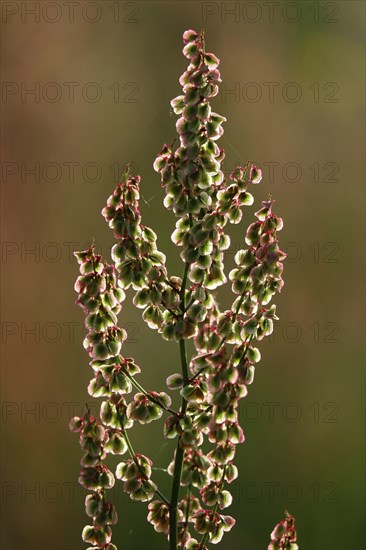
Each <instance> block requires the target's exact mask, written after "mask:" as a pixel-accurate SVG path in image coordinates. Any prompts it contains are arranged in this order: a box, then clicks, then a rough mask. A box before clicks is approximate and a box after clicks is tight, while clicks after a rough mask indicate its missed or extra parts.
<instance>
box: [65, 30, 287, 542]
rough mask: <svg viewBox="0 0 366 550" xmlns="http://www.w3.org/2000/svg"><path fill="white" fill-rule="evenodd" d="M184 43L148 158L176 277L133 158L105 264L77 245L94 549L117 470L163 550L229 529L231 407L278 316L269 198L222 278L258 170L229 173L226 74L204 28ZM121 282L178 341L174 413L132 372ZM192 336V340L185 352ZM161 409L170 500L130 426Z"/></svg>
mask: <svg viewBox="0 0 366 550" xmlns="http://www.w3.org/2000/svg"><path fill="white" fill-rule="evenodd" d="M183 41H184V49H183V53H184V55H185V56H186V57H187V58H188V60H189V66H188V68H187V70H186V71H185V72H184V73H183V75H182V76H181V78H180V84H181V86H182V88H183V93H182V95H180V96H178V97H176V98H175V99H173V100H172V102H171V106H172V108H173V110H174V113H175V114H176V115H178V116H179V118H178V121H177V123H176V128H177V132H178V134H179V144H177V145H176V146H175V145H174V143H173V144H171V145H164V147H163V149H162V151H161V152H160V153H159V155H158V156H157V158H156V160H155V162H154V169H155V170H156V171H157V172H158V173H159V174H160V177H161V184H162V187H163V188H164V190H165V193H166V196H165V200H164V205H165V207H166V208H167V209H169V210H171V211H172V212H173V213H174V215H175V217H176V227H175V230H174V232H173V234H172V240H173V242H174V243H175V244H176V246H177V247H179V248H180V257H181V259H182V262H183V268H182V271H183V275H182V277H177V276H173V275H170V274H169V273H168V270H167V267H166V258H165V255H164V254H163V253H162V252H161V251H159V249H158V247H157V236H156V234H155V233H154V231H153V230H152V229H150V228H149V227H147V226H145V225H144V224H143V223H142V219H141V213H140V206H139V199H140V183H141V182H140V176H135V177H134V176H132V175H131V174H130V173H129V169H128V166H126V170H125V173H124V176H123V180H122V182H121V183H120V184H119V185H118V186H117V188H116V189H115V191H114V192H113V194H112V195H111V196H110V197H109V199H108V202H107V205H106V207H105V208H104V209H103V212H102V214H103V216H104V218H105V219H106V221H107V222H108V224H109V226H110V228H111V229H112V230H113V232H114V236H115V239H116V244H114V246H113V248H112V259H113V265H109V264H108V263H107V262H106V261H105V260H104V259H103V258H102V257H101V256H100V255H99V254H98V253H97V252H96V250H95V248H94V246H91V247H90V248H88V249H87V250H85V251H83V252H77V253H75V255H76V257H77V260H78V262H79V264H80V276H79V277H78V279H77V281H76V285H75V290H76V292H77V293H78V299H77V304H78V305H80V306H81V307H82V308H83V310H84V312H85V315H86V319H85V325H86V328H87V334H86V337H85V340H84V347H85V349H86V350H87V352H88V353H89V355H90V357H91V363H90V365H91V367H92V369H93V377H92V379H91V381H90V384H89V386H88V392H89V394H90V395H91V396H93V397H96V398H102V403H101V406H100V414H99V417H96V416H92V415H91V414H90V411H89V410H88V408H86V410H85V411H84V415H83V416H82V417H75V418H73V419H72V420H71V422H70V428H71V430H72V431H75V432H79V434H80V445H81V447H82V449H83V452H84V454H83V457H82V460H81V471H80V477H79V482H80V484H81V485H82V486H83V487H84V488H85V489H87V490H88V491H90V493H89V494H88V495H87V497H86V502H85V505H86V513H87V515H88V516H89V517H90V518H91V524H90V525H87V526H86V527H85V528H84V530H83V534H82V536H83V540H84V541H85V542H87V543H90V545H91V546H90V549H91V548H93V549H104V550H113V549H115V548H116V546H115V544H113V543H112V542H111V538H112V525H113V524H115V523H116V522H117V512H116V509H115V507H114V505H113V503H112V502H110V501H109V500H108V496H107V495H108V489H110V488H111V487H113V485H114V483H115V478H117V479H119V480H121V482H122V487H123V490H124V491H125V492H126V493H128V494H129V495H130V497H131V499H132V500H139V501H143V502H148V515H147V519H148V521H149V522H150V523H151V524H152V525H153V526H154V528H155V530H156V531H157V532H160V533H163V534H164V535H165V536H166V537H167V538H168V539H169V547H170V549H171V550H175V549H176V548H177V547H178V546H179V547H182V548H185V549H190V550H204V549H206V548H207V545H208V544H209V543H212V544H215V543H218V542H220V541H221V539H222V537H223V534H224V533H225V532H227V531H229V530H230V529H231V528H232V527H233V525H234V524H235V520H234V518H233V517H231V516H229V515H227V514H226V513H225V510H226V508H227V507H229V506H230V504H231V502H232V496H231V494H230V490H229V488H230V483H231V482H232V481H233V480H235V479H236V478H237V476H238V469H237V466H236V465H235V463H234V459H235V450H236V446H237V445H238V444H239V443H242V442H243V441H244V433H243V429H242V428H241V426H240V425H239V421H238V404H239V402H240V400H241V399H242V398H244V397H245V396H246V395H247V393H248V387H249V386H250V384H252V382H253V379H254V374H255V368H256V364H257V363H258V362H259V361H260V358H261V356H260V352H259V350H258V348H257V347H256V343H257V342H260V341H261V340H262V339H263V338H264V337H265V336H267V335H269V334H271V333H272V331H273V323H274V320H276V319H277V316H276V306H275V305H274V304H271V301H272V297H273V295H274V294H275V293H276V292H279V291H280V290H281V288H282V286H283V279H282V271H283V263H282V262H283V260H284V259H285V256H286V255H285V254H284V252H282V251H281V250H280V248H279V244H278V232H279V231H280V230H281V229H282V226H283V222H282V219H281V218H280V217H278V216H277V215H276V214H275V213H274V200H272V198H271V197H269V199H268V200H266V201H263V203H262V206H261V208H260V209H259V210H258V211H257V212H256V213H255V220H254V221H253V222H252V223H250V225H249V227H248V228H247V230H246V233H245V236H244V239H243V248H242V249H240V250H239V251H237V253H236V255H235V264H236V267H235V268H234V269H232V270H231V272H230V273H229V275H228V278H229V281H230V283H229V282H228V281H227V277H226V275H225V269H224V254H225V251H227V250H228V248H229V246H230V238H229V236H228V234H227V227H228V226H229V225H230V224H238V223H240V222H241V220H242V215H243V208H244V207H246V206H250V205H252V204H253V202H254V199H253V196H252V194H251V192H250V191H251V188H252V186H254V185H256V184H259V183H260V181H261V178H262V173H261V170H260V169H259V168H258V167H257V166H256V165H255V164H253V163H252V162H248V163H247V164H246V165H245V166H244V167H242V166H237V167H236V168H235V169H234V171H233V172H232V173H231V175H230V177H229V178H226V177H225V176H224V173H223V171H222V170H221V163H222V161H223V159H224V150H223V149H220V148H219V147H218V145H217V140H218V139H219V138H220V136H221V135H222V134H223V127H222V125H223V123H224V122H225V118H224V117H223V116H220V115H219V114H217V113H215V112H214V111H213V110H212V108H211V105H210V100H211V98H213V97H215V96H216V95H217V93H218V89H219V88H218V86H219V83H220V82H221V78H220V72H219V70H218V66H219V60H218V58H217V57H216V56H215V55H213V54H211V53H207V52H206V50H205V41H204V33H203V31H202V32H201V33H196V32H195V31H193V30H189V31H186V32H185V33H184V35H183ZM225 283H228V284H230V285H231V289H232V293H233V298H232V305H231V307H230V308H229V309H227V310H225V311H221V310H220V307H219V303H218V300H217V297H216V295H215V290H216V289H217V288H218V287H220V286H221V285H224V284H225ZM128 289H132V290H133V291H134V293H135V294H134V298H133V303H134V305H135V306H136V307H137V308H141V309H142V317H143V319H144V320H145V321H146V323H147V324H148V326H149V327H150V328H151V329H154V330H156V331H158V333H160V334H161V336H162V338H163V339H165V340H172V341H175V342H176V343H177V345H178V346H179V350H180V360H181V369H180V370H179V372H175V373H172V374H170V375H169V376H168V378H167V381H166V384H167V390H169V391H172V392H174V391H175V392H179V394H180V400H181V404H180V407H179V408H178V409H177V410H174V409H173V408H172V399H171V397H170V395H169V393H168V391H167V392H165V391H152V390H146V389H145V388H144V387H143V386H142V384H141V382H140V381H139V380H138V375H139V374H140V372H141V371H140V367H139V366H138V365H137V364H136V363H135V361H134V359H132V358H131V357H125V356H124V355H123V342H124V340H125V339H126V332H125V331H124V330H123V329H122V328H120V327H119V326H118V319H117V316H118V314H119V312H120V310H121V308H122V302H123V301H124V300H125V296H126V295H125V291H126V290H128ZM188 339H193V341H194V348H195V353H194V355H193V356H192V357H190V358H188V354H187V348H186V341H187V340H188ZM161 417H164V426H163V435H164V437H165V438H167V439H172V440H173V439H174V440H175V441H176V445H175V452H174V456H172V460H171V462H170V464H169V465H168V473H169V474H170V475H171V477H172V483H171V491H170V494H168V495H167V496H166V495H165V494H164V493H163V492H162V489H161V488H158V487H157V484H156V482H155V481H154V479H153V465H152V461H151V459H150V458H149V457H147V456H145V455H143V454H140V453H139V452H136V451H135V450H134V446H133V444H132V441H131V436H130V433H131V428H132V427H133V425H134V423H136V422H137V423H139V424H149V423H150V422H152V421H154V420H158V419H160V418H161ZM108 454H112V455H119V456H123V459H122V461H121V462H120V463H119V464H118V466H117V468H116V470H115V472H114V473H113V472H112V471H111V470H110V469H109V468H108V466H107V465H106V459H107V455H108ZM293 525H294V524H293V518H291V516H287V517H286V519H285V520H284V521H283V522H281V523H280V524H278V526H277V527H276V528H275V530H274V531H273V533H272V537H271V539H272V540H271V543H270V546H269V548H270V549H271V550H274V549H275V548H276V549H285V548H286V549H291V550H295V549H296V548H297V546H296V544H295V541H296V533H295V531H294V527H293Z"/></svg>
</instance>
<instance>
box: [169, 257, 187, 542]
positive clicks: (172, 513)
mask: <svg viewBox="0 0 366 550" xmlns="http://www.w3.org/2000/svg"><path fill="white" fill-rule="evenodd" d="M188 271H189V264H188V263H186V265H185V268H184V275H183V279H182V286H181V291H180V309H181V311H182V312H183V313H182V318H183V315H184V311H185V292H186V284H187V278H188ZM179 349H180V359H181V364H182V374H183V379H184V385H186V384H188V382H189V377H188V361H187V350H186V343H185V340H184V339H182V340H180V341H179ZM186 410H187V401H186V400H185V399H184V397H182V406H181V411H180V414H181V415H183V416H184V415H185V413H186ZM183 458H184V449H182V447H181V445H180V437H178V443H177V449H176V452H175V461H174V472H173V484H172V494H171V498H170V509H169V548H170V550H176V548H177V544H178V525H177V511H178V499H179V489H180V478H181V475H182V467H183Z"/></svg>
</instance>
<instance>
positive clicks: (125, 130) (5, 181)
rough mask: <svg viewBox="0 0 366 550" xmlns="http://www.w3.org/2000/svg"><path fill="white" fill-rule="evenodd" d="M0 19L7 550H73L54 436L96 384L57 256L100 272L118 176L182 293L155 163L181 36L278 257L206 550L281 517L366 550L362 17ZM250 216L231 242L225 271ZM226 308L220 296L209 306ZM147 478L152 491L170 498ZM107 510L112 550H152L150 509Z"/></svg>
mask: <svg viewBox="0 0 366 550" xmlns="http://www.w3.org/2000/svg"><path fill="white" fill-rule="evenodd" d="M1 10H2V11H1V18H2V24H1V34H2V38H1V67H2V104H1V108H2V126H3V133H2V164H1V168H2V268H3V290H2V349H3V355H2V359H3V363H2V365H3V368H2V424H1V427H2V510H3V517H2V539H1V543H0V544H1V548H3V549H4V550H76V549H78V548H81V547H82V546H83V545H82V542H81V539H80V532H81V529H82V527H83V525H84V524H85V523H87V517H86V516H85V514H84V507H83V499H84V492H83V490H82V489H81V488H79V487H78V485H77V483H76V480H77V476H78V469H79V459H80V448H79V446H78V441H77V436H75V435H72V434H70V433H69V432H68V428H67V423H68V420H69V418H70V416H72V415H73V414H80V413H81V412H82V408H83V404H84V403H85V401H88V402H91V401H92V399H91V398H90V397H89V396H88V394H87V392H86V385H87V383H88V380H89V378H90V376H91V369H90V368H89V367H88V357H87V354H86V353H85V352H84V350H83V349H82V333H83V329H82V323H83V314H82V311H81V310H80V309H79V308H77V307H76V306H75V305H74V300H75V293H74V291H73V283H74V279H75V277H76V276H77V272H78V270H77V265H76V262H75V261H74V260H73V258H72V251H73V250H76V249H80V248H83V247H85V246H86V245H87V244H88V243H90V241H91V239H92V237H94V238H95V241H96V243H97V246H98V248H99V250H101V251H102V252H103V254H104V255H105V256H106V258H110V255H109V250H110V246H111V245H112V244H113V235H112V234H111V232H110V230H109V229H108V227H107V225H106V223H105V222H104V220H103V218H102V216H101V215H100V211H101V209H102V207H103V206H104V204H105V201H106V199H107V197H108V196H109V195H110V193H111V192H112V190H113V188H114V186H115V184H116V182H117V181H118V175H119V174H120V173H121V170H122V166H123V165H124V163H126V162H127V161H132V162H133V163H134V170H135V171H136V172H137V171H138V172H139V173H140V174H141V176H142V178H143V181H142V184H143V185H142V193H143V196H144V200H145V202H144V203H143V205H142V210H143V216H144V220H145V223H146V224H147V225H150V226H152V227H153V228H154V229H155V230H156V231H157V232H158V234H159V247H160V249H161V250H163V251H165V252H166V253H167V255H168V267H169V269H170V271H171V273H175V274H177V275H178V274H181V271H182V265H181V262H180V259H179V254H178V253H177V251H176V250H175V249H174V247H173V245H172V243H171V241H170V233H171V231H172V230H173V227H174V217H173V216H172V214H171V213H169V212H167V211H166V210H165V209H164V208H163V205H162V200H163V193H162V191H161V189H160V182H159V176H158V175H157V174H156V173H155V172H154V171H153V168H152V163H153V160H154V159H155V156H156V154H157V153H158V152H159V151H160V149H161V147H162V145H163V144H164V142H171V141H172V140H173V138H174V133H175V128H174V124H175V120H176V117H175V116H171V115H170V106H169V101H170V100H171V99H172V98H173V97H175V96H176V95H178V94H179V93H180V88H179V84H178V78H179V76H180V75H181V73H182V72H183V71H184V70H185V67H186V59H185V58H184V57H183V56H182V54H181V49H182V38H181V37H182V33H183V31H184V30H186V29H188V28H194V29H196V30H199V29H200V28H202V27H204V28H205V29H206V42H207V50H208V51H212V52H214V53H215V54H217V55H218V56H219V57H220V59H221V66H220V68H221V74H222V78H223V87H222V93H221V94H220V95H219V96H217V98H216V99H215V103H214V107H215V110H217V111H218V112H219V113H221V114H223V115H225V116H226V117H227V119H228V122H227V123H226V124H225V134H224V136H223V138H222V139H221V141H220V142H219V143H220V144H221V146H223V147H224V148H225V150H226V161H225V170H227V171H228V172H229V171H230V170H232V169H233V168H234V166H235V164H236V163H245V161H246V160H248V159H250V160H252V161H255V162H257V163H258V164H259V165H261V166H262V167H263V170H264V178H263V182H262V183H261V185H260V186H258V187H257V188H256V189H255V194H256V196H255V198H256V202H255V207H257V208H258V205H259V204H260V200H261V199H263V198H265V197H267V195H268V193H269V192H271V193H272V194H273V196H274V198H275V199H276V201H277V203H276V208H277V210H276V211H277V213H278V214H279V215H282V216H283V218H284V220H285V229H284V231H283V232H282V235H281V237H282V244H283V248H285V250H287V252H288V254H289V258H288V260H287V264H286V269H285V287H284V290H283V293H282V295H281V296H280V297H279V298H277V300H275V302H276V303H277V304H278V312H279V316H280V321H279V322H278V326H277V327H276V330H275V333H274V336H273V338H272V339H271V341H268V340H267V341H265V342H263V343H262V345H261V352H262V362H261V365H260V366H259V368H258V369H257V374H256V380H255V384H254V385H253V386H252V387H251V388H250V392H249V395H248V397H247V398H246V400H243V402H242V405H241V421H242V425H243V428H244V431H245V434H246V442H245V443H244V445H242V446H241V447H240V448H239V449H238V452H237V458H236V462H237V464H238V466H239V469H240V478H239V481H238V482H237V483H234V484H233V487H232V491H233V493H234V497H235V498H234V504H233V506H232V507H231V508H230V510H229V511H228V513H229V514H231V515H233V516H234V517H235V518H236V520H237V524H236V527H235V528H234V529H233V530H232V531H231V532H230V533H229V534H228V535H226V536H225V537H224V539H223V541H222V543H221V544H220V545H219V548H222V549H223V550H225V549H226V550H239V549H240V550H263V549H264V548H266V545H267V544H268V542H269V534H270V532H271V530H272V528H273V526H274V525H275V524H276V523H277V522H278V521H279V520H280V519H281V518H282V516H283V510H284V509H286V508H287V509H289V511H290V512H291V513H292V514H294V515H295V516H296V524H297V529H298V534H299V544H300V548H301V550H350V549H352V550H359V549H362V548H365V538H364V531H363V525H362V524H363V519H364V503H363V487H364V484H363V482H364V471H363V464H364V460H363V457H364V431H363V424H364V408H363V403H364V366H363V361H362V358H363V324H364V317H363V310H362V303H363V298H364V288H363V284H362V275H363V270H362V265H363V256H364V253H363V226H362V223H361V222H360V219H361V216H362V213H363V199H364V162H363V156H364V147H365V142H364V106H363V98H364V76H363V56H364V24H365V18H364V3H363V2H360V1H352V0H348V1H337V2H312V1H295V2H287V1H286V2H262V1H256V2H245V1H242V2H193V1H187V2H180V1H170V2H169V1H140V2H118V1H99V2H98V1H97V2H89V1H85V2H84V1H80V2H74V3H67V2H63V1H58V2H47V1H44V2H33V1H28V2H12V1H9V2H2V3H1ZM32 90H33V92H32ZM253 211H254V207H253V209H247V210H246V211H245V219H244V224H242V225H240V226H239V227H237V226H235V227H234V228H233V231H232V248H231V250H230V251H229V254H228V257H227V261H228V268H229V267H230V266H231V265H232V262H233V253H234V252H235V249H236V248H238V247H240V246H241V245H242V242H243V234H244V231H245V225H246V224H248V223H249V222H250V221H251V220H252V214H253ZM230 293H231V291H230V288H229V286H228V287H225V289H224V290H223V291H220V296H221V300H222V303H223V304H229V303H230V301H231V294H230ZM130 298H131V294H130V295H129V297H128V300H127V301H126V302H125V305H124V308H123V312H122V315H121V325H122V326H124V327H125V328H126V329H127V330H128V332H129V340H128V342H127V345H126V349H125V353H126V354H130V355H133V356H134V357H135V358H136V360H137V361H138V362H139V364H140V365H141V366H142V368H143V373H142V375H141V377H140V381H141V382H143V384H144V385H145V386H146V387H149V388H154V389H156V390H162V389H163V388H164V381H165V378H166V377H167V375H168V374H169V373H172V372H175V371H177V369H178V365H179V354H178V349H177V346H176V345H174V344H172V343H166V342H162V341H161V339H160V336H159V335H158V334H157V333H156V332H152V331H150V330H149V329H148V328H147V326H146V325H145V324H144V323H143V321H142V320H141V317H140V311H135V310H134V309H133V308H132V307H131V301H130ZM244 401H245V402H244ZM161 426H162V425H161V423H155V424H153V425H150V426H143V427H141V428H138V427H137V428H136V430H135V431H134V435H133V440H134V446H135V448H136V450H138V452H143V453H146V454H147V455H148V456H150V457H151V458H152V459H153V460H154V463H155V465H156V466H159V467H166V466H167V464H168V462H169V461H170V457H171V455H172V450H173V446H172V442H170V443H164V444H163V446H162V447H161V446H160V441H162V438H161V436H160V434H161ZM156 479H157V480H158V482H159V484H161V487H162V488H164V489H165V492H168V490H169V489H168V486H169V487H170V478H169V479H168V478H167V476H166V474H165V473H163V472H160V471H159V472H156ZM113 494H114V499H115V501H116V502H117V503H118V509H119V515H120V522H119V524H118V526H117V527H116V528H115V529H114V542H115V543H117V544H118V547H119V548H123V549H125V550H147V549H154V550H155V549H156V550H157V549H163V548H166V541H165V540H164V538H163V537H162V536H161V535H158V534H156V533H155V532H154V530H153V528H152V526H150V525H149V524H147V522H146V520H145V518H146V505H145V504H133V503H131V502H130V501H129V500H128V498H127V497H125V496H124V495H123V494H122V492H121V489H120V485H119V484H118V485H117V487H116V489H115V490H114V491H113Z"/></svg>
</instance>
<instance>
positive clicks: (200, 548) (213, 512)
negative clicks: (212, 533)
mask: <svg viewBox="0 0 366 550" xmlns="http://www.w3.org/2000/svg"><path fill="white" fill-rule="evenodd" d="M225 474H226V464H225V466H224V469H223V471H222V476H221V481H220V485H222V484H223V483H224V481H225ZM218 507H219V501H217V502H216V504H215V506H214V507H213V509H212V517H213V518H214V517H215V514H216V512H217V508H218ZM207 538H208V532H207V533H205V534H204V535H203V537H202V540H201V543H200V545H199V550H202V549H203V548H204V545H205V543H206V540H207Z"/></svg>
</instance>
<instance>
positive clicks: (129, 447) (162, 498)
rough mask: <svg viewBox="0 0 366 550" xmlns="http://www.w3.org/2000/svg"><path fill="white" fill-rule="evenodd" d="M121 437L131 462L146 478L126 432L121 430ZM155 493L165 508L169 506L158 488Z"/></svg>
mask: <svg viewBox="0 0 366 550" xmlns="http://www.w3.org/2000/svg"><path fill="white" fill-rule="evenodd" d="M123 437H124V439H125V441H126V445H127V448H128V452H129V453H130V456H131V458H132V460H133V461H134V463H135V464H136V466H137V467H138V469H139V470H140V472H141V474H142V476H143V477H144V478H146V475H145V473H144V471H143V470H142V468H141V466H140V463H139V461H138V460H137V456H136V453H135V451H134V450H133V447H132V443H131V441H130V438H129V437H128V435H127V432H126V430H123ZM155 492H156V494H157V495H158V497H159V498H160V499H161V500H162V501H163V502H165V504H166V505H167V506H170V502H169V500H168V499H167V498H166V497H165V496H164V495H163V493H162V492H161V491H159V489H158V488H156V491H155Z"/></svg>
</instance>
